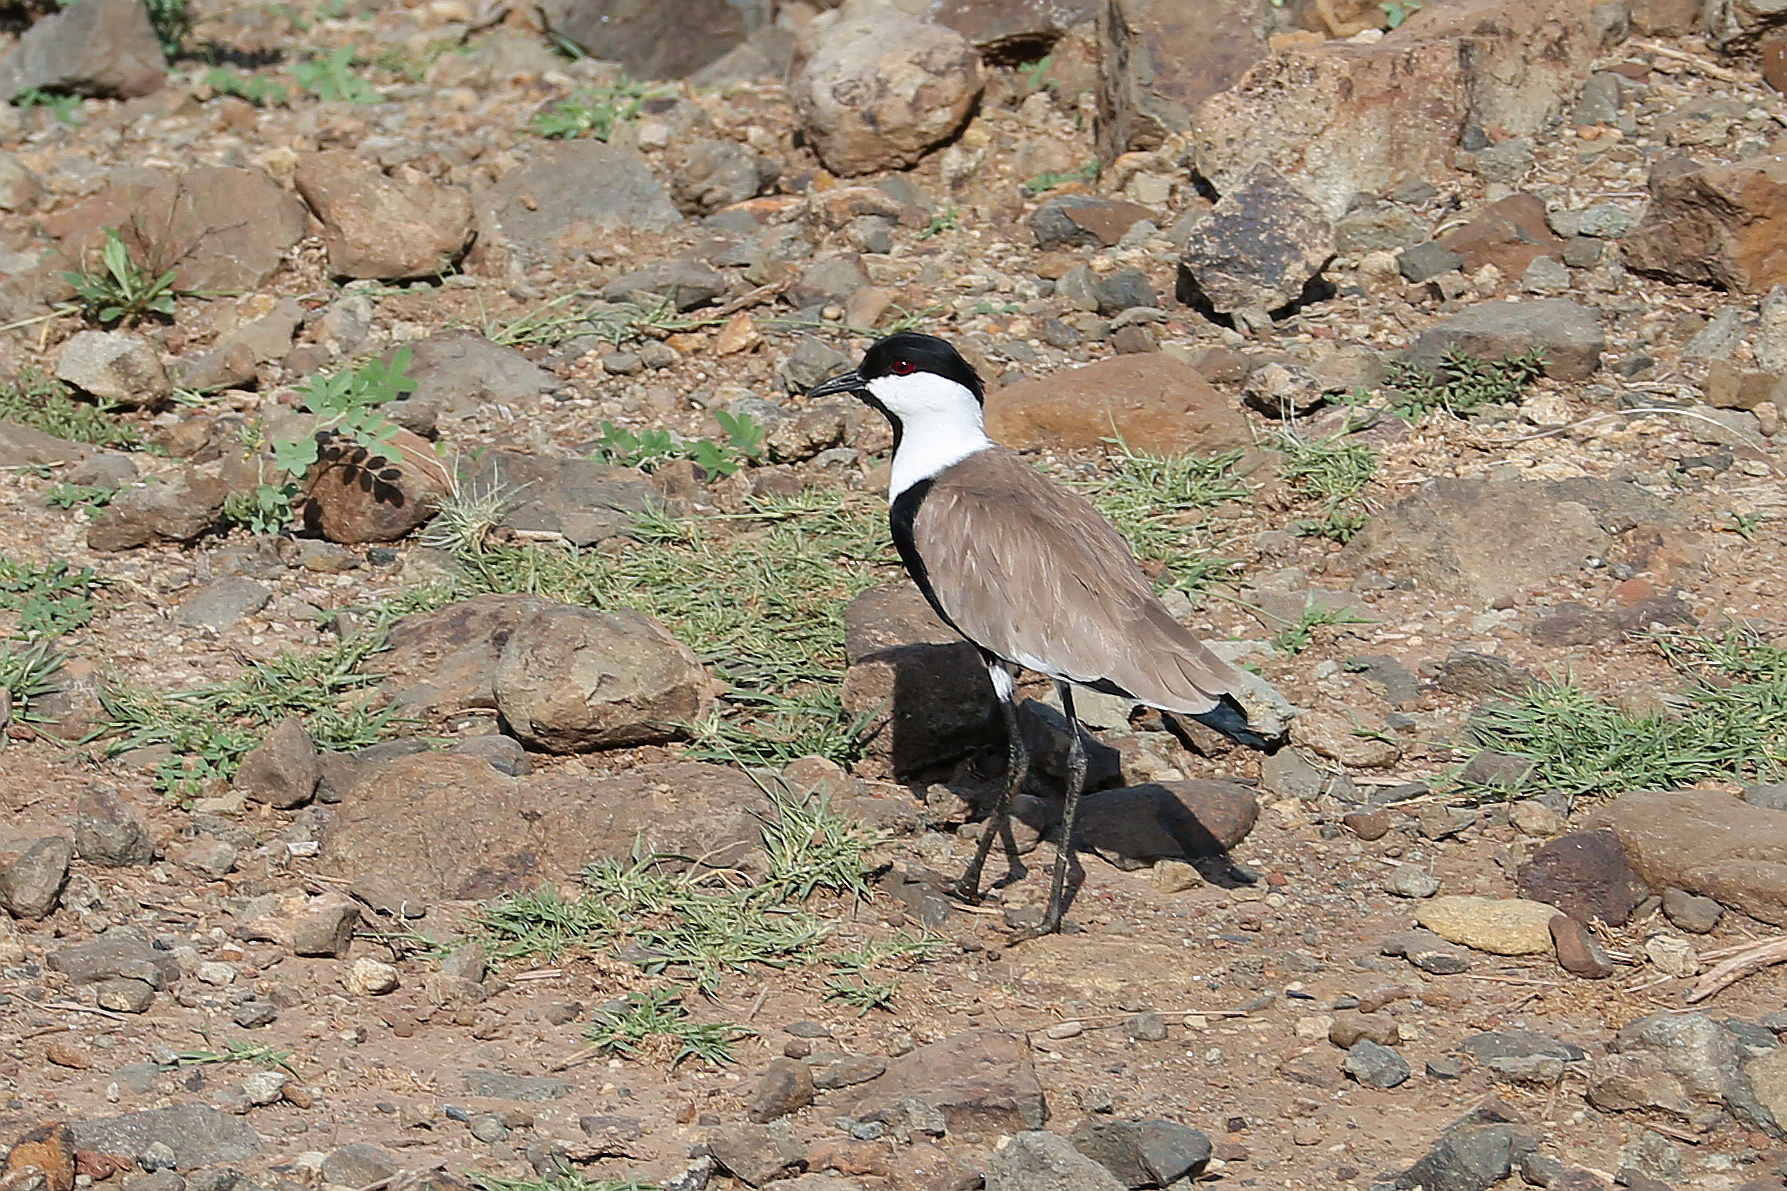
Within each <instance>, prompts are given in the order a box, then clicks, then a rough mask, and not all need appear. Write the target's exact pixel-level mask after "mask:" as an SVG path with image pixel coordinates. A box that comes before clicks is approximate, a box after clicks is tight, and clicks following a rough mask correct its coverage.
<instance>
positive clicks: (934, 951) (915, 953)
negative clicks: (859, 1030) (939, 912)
mask: <svg viewBox="0 0 1787 1191" xmlns="http://www.w3.org/2000/svg"><path fill="white" fill-rule="evenodd" d="M946 946H947V944H946V943H945V941H944V940H942V939H939V938H932V937H926V936H924V935H908V934H905V933H900V934H896V935H894V936H892V937H891V938H888V939H884V940H880V941H877V940H874V939H870V940H868V941H866V942H864V943H861V944H859V945H858V946H856V947H853V948H851V949H849V950H847V951H839V952H834V953H833V954H831V955H828V956H826V957H825V962H826V963H827V964H829V965H830V966H831V967H832V969H833V970H834V971H835V972H836V973H837V975H834V976H831V977H828V978H827V979H826V981H825V992H824V994H823V997H824V999H825V1000H827V1001H837V1002H839V1003H841V1004H844V1005H849V1006H850V1007H852V1008H854V1009H855V1010H856V1011H857V1016H858V1017H862V1016H864V1015H865V1014H867V1013H868V1012H869V1010H871V1009H890V1010H891V1009H892V1008H893V999H894V995H895V994H896V993H898V992H899V990H900V982H899V981H898V980H897V979H888V980H878V979H876V978H875V977H874V975H873V973H874V972H876V971H877V970H879V969H881V968H885V967H889V966H892V965H895V964H897V965H899V966H900V967H901V968H910V967H911V966H912V965H913V964H915V963H924V962H926V961H929V960H932V959H935V958H937V956H939V955H940V954H942V953H943V950H944V948H945V947H946Z"/></svg>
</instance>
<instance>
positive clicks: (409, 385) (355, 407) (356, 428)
mask: <svg viewBox="0 0 1787 1191" xmlns="http://www.w3.org/2000/svg"><path fill="white" fill-rule="evenodd" d="M409 363H410V349H409V348H407V347H400V348H398V349H397V351H396V352H394V353H392V356H391V362H390V363H389V364H387V363H385V362H384V361H383V360H368V361H366V362H365V363H364V364H362V365H360V366H359V367H358V368H354V369H349V370H346V371H342V372H336V373H332V374H330V375H328V376H319V377H315V378H313V379H312V380H311V381H310V383H309V384H307V385H305V386H304V387H303V388H301V389H299V390H298V393H299V395H300V396H301V397H302V398H303V405H304V408H305V410H307V411H308V412H310V413H313V414H315V415H316V417H317V423H316V432H315V433H314V434H312V435H310V436H308V437H306V438H301V439H277V440H275V441H274V442H273V461H274V462H275V463H277V464H278V465H279V466H280V468H281V469H283V470H284V471H286V472H287V473H289V474H291V475H294V476H302V475H303V474H304V473H305V472H307V471H309V470H310V467H311V464H313V463H315V462H316V461H317V459H318V458H320V457H321V451H322V444H323V442H324V441H325V440H326V439H327V437H328V433H327V432H329V431H333V432H334V433H336V434H339V435H341V436H342V437H344V438H347V439H349V440H351V441H352V442H353V443H354V444H355V445H356V446H358V447H360V448H361V449H362V450H364V451H366V452H367V453H368V454H373V455H376V454H379V453H381V452H383V451H384V450H385V449H386V448H387V447H388V446H389V445H390V443H391V442H392V440H393V439H395V438H396V437H397V430H398V427H397V424H396V423H395V422H392V421H390V420H389V419H387V418H386V417H385V415H384V411H383V409H382V408H381V407H383V406H384V405H386V404H387V403H389V402H392V401H395V400H397V399H398V398H399V397H401V396H402V395H403V394H405V393H410V392H414V391H415V388H416V382H415V381H414V380H412V379H410V377H409V376H407V375H406V374H405V369H407V368H408V367H409Z"/></svg>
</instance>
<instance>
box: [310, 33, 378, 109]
mask: <svg viewBox="0 0 1787 1191" xmlns="http://www.w3.org/2000/svg"><path fill="white" fill-rule="evenodd" d="M353 67H354V49H353V47H352V46H342V47H341V48H340V49H338V50H335V51H334V52H332V53H330V54H326V55H324V56H323V57H321V58H312V59H310V60H309V61H307V62H294V63H292V66H291V71H292V78H293V80H294V81H296V82H297V84H298V86H300V87H302V88H303V89H304V90H306V91H308V92H310V93H311V94H312V95H314V96H316V97H317V98H318V99H320V100H322V101H323V102H325V103H363V104H369V103H382V102H384V98H385V97H384V96H383V95H381V94H380V93H379V90H378V88H377V87H374V86H373V85H372V84H371V83H368V82H367V81H366V80H365V79H363V78H361V77H360V76H359V75H357V74H355V73H354V70H353Z"/></svg>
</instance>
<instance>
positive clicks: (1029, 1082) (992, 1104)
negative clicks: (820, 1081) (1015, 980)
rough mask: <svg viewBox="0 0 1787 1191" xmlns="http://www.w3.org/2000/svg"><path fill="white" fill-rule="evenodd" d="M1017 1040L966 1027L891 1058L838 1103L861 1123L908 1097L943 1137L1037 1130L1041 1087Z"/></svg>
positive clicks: (1042, 1115) (1042, 1117) (1044, 1113)
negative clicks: (930, 1112)
mask: <svg viewBox="0 0 1787 1191" xmlns="http://www.w3.org/2000/svg"><path fill="white" fill-rule="evenodd" d="M1029 1050H1030V1047H1029V1043H1028V1042H1027V1041H1026V1040H1025V1039H1024V1038H1023V1036H1022V1035H1014V1034H1006V1033H1002V1032H1000V1031H997V1030H970V1031H968V1032H966V1033H963V1034H956V1035H953V1036H951V1037H949V1038H945V1039H942V1040H940V1041H938V1042H933V1043H931V1044H930V1045H929V1046H921V1047H919V1048H918V1049H916V1050H914V1051H911V1052H909V1053H907V1054H904V1055H901V1056H900V1057H899V1058H897V1059H893V1060H890V1061H889V1063H888V1065H887V1074H885V1075H883V1076H882V1077H881V1078H880V1079H878V1080H875V1081H874V1082H873V1083H872V1084H867V1085H864V1090H863V1091H862V1092H861V1093H860V1094H859V1095H857V1096H855V1097H846V1098H844V1099H842V1100H841V1101H840V1103H839V1108H840V1110H841V1111H844V1112H847V1113H849V1114H850V1115H851V1116H853V1117H854V1118H855V1119H857V1120H860V1121H872V1120H877V1119H880V1118H882V1117H891V1116H892V1115H894V1114H895V1111H896V1109H897V1106H898V1105H899V1103H900V1101H902V1100H904V1099H906V1098H908V1097H911V1098H915V1099H917V1100H919V1101H920V1102H922V1103H924V1104H926V1105H929V1106H930V1107H931V1108H933V1109H934V1110H935V1111H937V1112H939V1113H940V1114H941V1115H942V1117H943V1119H944V1121H945V1122H947V1124H948V1127H949V1130H950V1132H952V1133H962V1132H968V1131H973V1132H978V1133H981V1134H983V1135H988V1134H992V1135H997V1134H999V1133H1015V1132H1019V1131H1021V1130H1024V1129H1035V1128H1038V1127H1040V1126H1041V1125H1042V1124H1043V1123H1044V1122H1045V1121H1047V1119H1048V1109H1047V1107H1046V1106H1045V1104H1044V1102H1043V1095H1042V1088H1041V1086H1040V1085H1039V1084H1038V1083H1037V1079H1036V1071H1035V1068H1034V1067H1032V1065H1031V1062H1030V1056H1029Z"/></svg>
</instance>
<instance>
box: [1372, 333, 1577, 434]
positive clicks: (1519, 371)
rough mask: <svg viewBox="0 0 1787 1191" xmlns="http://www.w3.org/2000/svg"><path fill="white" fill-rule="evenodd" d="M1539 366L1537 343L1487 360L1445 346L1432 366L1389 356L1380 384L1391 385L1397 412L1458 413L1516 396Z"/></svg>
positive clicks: (1542, 367)
mask: <svg viewBox="0 0 1787 1191" xmlns="http://www.w3.org/2000/svg"><path fill="white" fill-rule="evenodd" d="M1544 370H1545V352H1544V350H1543V349H1541V348H1535V349H1533V350H1531V351H1526V352H1521V353H1520V354H1519V355H1513V356H1504V357H1503V358H1502V359H1501V360H1499V361H1497V362H1496V363H1493V364H1491V363H1487V362H1485V361H1483V360H1480V359H1478V358H1477V357H1476V356H1472V355H1468V354H1466V353H1464V352H1461V351H1458V350H1456V349H1448V350H1447V351H1446V353H1445V355H1443V356H1441V357H1440V367H1439V371H1438V372H1428V371H1427V370H1426V369H1424V368H1417V367H1416V366H1414V365H1413V364H1409V363H1406V362H1404V361H1401V360H1392V361H1391V362H1390V365H1389V368H1388V369H1387V377H1386V381H1385V387H1386V388H1387V389H1390V390H1393V393H1392V394H1391V397H1392V405H1391V408H1392V409H1393V410H1394V411H1395V412H1396V413H1398V414H1400V415H1402V416H1403V417H1408V418H1417V417H1420V416H1421V415H1422V414H1425V413H1430V412H1432V411H1434V410H1445V411H1446V412H1447V413H1449V414H1452V415H1454V416H1455V417H1461V416H1463V415H1465V414H1468V413H1472V412H1474V411H1475V410H1477V409H1478V408H1479V407H1481V406H1484V405H1500V404H1503V403H1506V402H1513V401H1518V400H1520V395H1521V394H1522V393H1524V392H1526V390H1527V387H1528V386H1529V385H1531V384H1532V383H1533V381H1534V380H1536V379H1538V377H1539V375H1540V373H1542V372H1543V371H1544Z"/></svg>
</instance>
